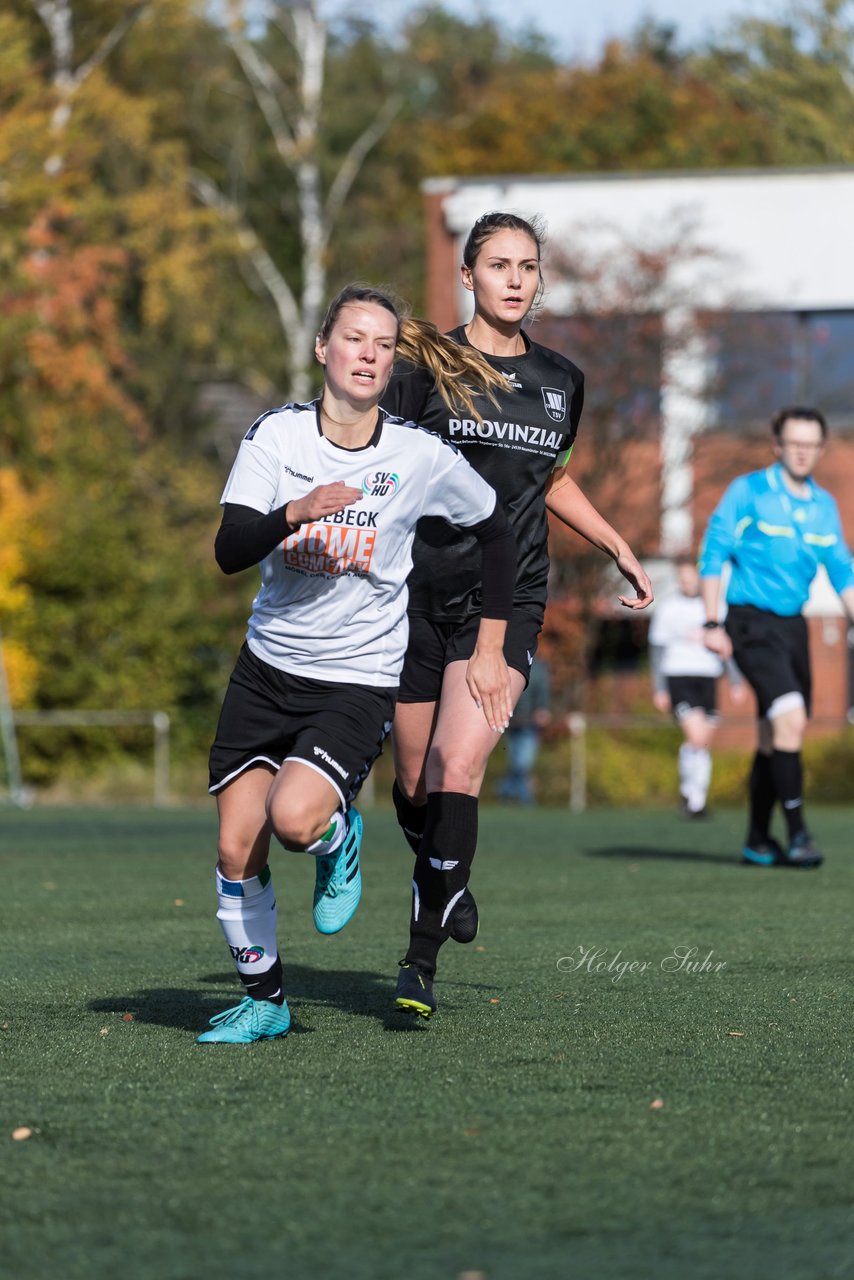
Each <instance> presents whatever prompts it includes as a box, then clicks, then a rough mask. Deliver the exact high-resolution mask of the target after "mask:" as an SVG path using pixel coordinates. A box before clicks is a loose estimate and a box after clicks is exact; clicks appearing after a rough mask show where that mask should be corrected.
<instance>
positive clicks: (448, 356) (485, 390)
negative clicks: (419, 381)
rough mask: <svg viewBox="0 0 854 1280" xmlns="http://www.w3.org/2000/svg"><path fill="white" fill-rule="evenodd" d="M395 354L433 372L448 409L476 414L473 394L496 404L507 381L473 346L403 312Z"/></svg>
mask: <svg viewBox="0 0 854 1280" xmlns="http://www.w3.org/2000/svg"><path fill="white" fill-rule="evenodd" d="M397 354H398V356H402V357H403V359H404V360H409V361H410V363H411V364H417V365H421V366H422V367H423V368H425V369H427V370H428V372H429V373H431V374H432V375H433V378H434V380H435V383H436V389H437V391H438V392H439V395H440V396H441V397H442V399H443V400H444V402H445V404H446V405H447V406H448V408H449V409H450V410H451V412H452V413H458V412H459V411H460V410H461V409H462V410H464V411H465V413H467V414H468V415H469V416H470V417H472V418H476V417H477V408H476V407H475V403H474V397H475V396H478V395H483V396H486V397H487V399H488V400H489V401H490V403H491V404H493V405H495V406H496V408H497V407H498V395H497V393H498V392H499V391H507V389H508V388H509V386H510V383H509V382H508V381H507V379H506V378H505V377H504V375H503V374H501V373H499V372H498V371H497V370H496V369H493V367H492V365H491V364H489V363H488V361H486V360H485V359H484V357H483V356H482V355H481V353H480V352H479V351H476V350H475V348H474V347H463V346H460V344H459V343H458V342H454V340H453V339H452V338H447V337H445V335H444V334H443V333H440V332H439V330H438V329H437V328H436V326H435V325H434V324H431V323H430V321H429V320H421V319H419V318H418V317H417V316H406V317H405V318H403V319H401V322H400V335H399V337H398V340H397Z"/></svg>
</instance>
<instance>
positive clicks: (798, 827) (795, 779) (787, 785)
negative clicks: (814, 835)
mask: <svg viewBox="0 0 854 1280" xmlns="http://www.w3.org/2000/svg"><path fill="white" fill-rule="evenodd" d="M771 770H772V773H773V776H774V787H775V790H776V792H777V795H778V796H779V797H780V803H781V804H782V806H783V813H784V814H785V817H786V825H787V826H788V828H789V840H794V838H795V836H797V835H800V833H801V832H802V831H803V829H804V770H803V765H802V764H801V753H800V751H776V750H775V751H774V752H773V753H772V755H771Z"/></svg>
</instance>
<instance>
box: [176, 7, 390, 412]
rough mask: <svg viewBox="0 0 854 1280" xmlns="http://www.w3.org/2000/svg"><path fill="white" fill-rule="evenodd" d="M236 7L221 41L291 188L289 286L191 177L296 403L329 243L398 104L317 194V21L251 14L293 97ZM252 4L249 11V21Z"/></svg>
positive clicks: (241, 221) (228, 206)
mask: <svg viewBox="0 0 854 1280" xmlns="http://www.w3.org/2000/svg"><path fill="white" fill-rule="evenodd" d="M246 8H247V6H246V3H245V0H229V5H228V24H227V40H228V43H229V45H230V47H231V49H232V50H233V52H234V54H235V56H236V58H237V60H238V63H239V64H240V68H241V70H242V72H243V75H244V77H245V79H246V82H247V84H248V85H249V87H250V89H251V91H252V94H253V97H254V99H255V102H256V104H257V106H258V109H259V111H260V113H261V115H262V117H263V119H264V122H265V124H266V127H267V129H268V130H269V133H270V137H271V138H272V140H273V144H274V146H275V150H276V154H277V155H278V157H279V160H280V161H281V165H282V169H283V171H284V173H283V178H284V180H285V181H286V182H290V183H292V184H293V186H294V188H295V191H296V198H297V207H298V210H299V213H298V222H299V225H298V232H299V242H300V263H299V283H298V284H292V283H291V282H290V281H289V279H288V278H287V277H286V275H285V273H284V271H283V270H281V269H280V267H279V266H278V265H277V264H276V262H275V261H274V259H273V255H272V254H271V252H270V251H269V249H268V247H267V246H266V245H265V244H264V243H263V240H262V238H261V236H260V235H259V234H258V232H257V231H256V230H255V229H254V227H253V226H252V224H251V220H250V218H249V214H248V212H247V210H246V209H245V208H243V207H241V206H240V205H238V204H237V203H235V202H234V201H232V200H231V199H229V198H228V197H227V196H226V195H225V194H224V193H223V191H222V190H221V189H220V188H219V187H217V186H216V184H215V183H213V182H212V181H211V179H210V178H208V177H207V176H206V175H205V174H202V173H198V172H197V173H195V174H194V175H193V177H192V179H191V183H192V187H193V190H194V192H195V194H196V195H197V197H198V198H199V199H200V200H202V201H203V203H205V204H206V205H207V206H208V207H209V208H211V209H214V210H216V211H217V213H218V214H219V215H220V217H222V218H223V220H224V221H225V222H227V223H228V224H230V225H231V226H232V227H233V229H234V230H235V232H236V234H237V240H238V246H239V248H240V250H241V252H242V253H243V254H245V256H246V258H247V260H248V262H249V263H250V264H251V266H252V269H253V271H254V273H255V276H256V277H257V279H258V281H259V282H260V284H261V285H262V286H263V288H264V289H265V290H266V292H267V293H268V294H269V296H270V298H271V299H272V301H273V304H274V306H275V309H276V314H277V316H278V319H279V323H280V325H281V328H282V335H283V337H284V340H285V344H286V347H287V352H288V376H289V384H290V385H289V394H290V396H291V398H292V399H294V400H297V401H300V400H306V399H307V398H308V396H309V393H310V388H311V379H312V372H313V369H314V340H315V335H316V334H317V330H318V326H319V325H320V322H321V319H322V315H323V310H324V305H325V302H326V282H327V269H326V258H327V251H328V248H329V242H330V237H331V235H332V233H333V230H334V228H335V225H336V222H337V220H338V217H339V215H340V213H341V210H342V209H343V207H344V204H345V202H346V200H347V196H348V195H349V193H350V190H351V188H352V186H353V183H354V182H355V180H356V177H357V176H358V174H359V171H360V169H361V167H362V164H363V163H364V160H365V158H366V156H367V155H368V153H369V152H370V151H371V149H372V148H373V147H374V146H376V144H377V143H378V142H379V140H380V139H381V138H382V136H383V134H384V133H385V132H386V130H387V129H388V127H389V125H390V124H391V122H392V120H393V119H394V117H395V116H396V115H397V113H398V111H399V110H400V108H401V106H402V103H403V98H402V95H400V94H393V95H391V96H390V97H389V98H387V99H386V101H385V102H384V104H383V106H382V108H381V109H380V111H379V112H378V113H377V115H376V116H375V118H374V119H373V120H372V121H371V123H370V124H369V125H368V127H367V128H366V129H364V130H363V132H362V133H361V134H360V135H359V137H358V138H357V139H356V140H355V142H354V143H353V144H352V145H351V146H350V148H349V150H348V151H347V152H346V154H345V155H344V156H342V157H341V159H340V161H339V162H338V164H337V167H336V170H335V175H334V178H333V180H332V182H331V183H330V185H329V189H328V191H326V192H324V190H323V182H322V175H321V142H322V139H321V132H320V130H321V111H322V107H323V94H324V73H325V62H326V24H325V23H324V21H323V19H322V17H321V14H320V10H319V7H318V4H317V2H316V0H268V2H267V3H266V4H265V5H264V7H263V9H262V10H261V12H262V13H263V16H264V18H265V19H266V20H267V21H268V22H270V23H273V24H274V25H276V26H277V27H278V28H279V29H280V30H281V31H282V32H283V34H284V35H285V37H286V38H287V40H288V41H289V43H290V44H291V46H292V48H293V50H294V55H295V60H296V66H297V81H298V83H297V92H296V94H292V93H291V92H289V90H288V87H287V86H286V84H285V83H284V81H283V79H282V78H281V76H280V75H279V73H278V72H277V70H276V69H275V67H274V66H273V65H272V63H271V62H270V61H269V60H268V59H267V58H265V57H264V56H263V55H262V53H261V52H260V50H259V49H258V47H257V45H256V44H255V43H253V41H252V39H251V38H250V35H249V32H248V29H247V22H248V19H247V12H246ZM258 12H259V9H258V6H257V5H256V6H253V8H252V16H253V20H255V21H257V17H258Z"/></svg>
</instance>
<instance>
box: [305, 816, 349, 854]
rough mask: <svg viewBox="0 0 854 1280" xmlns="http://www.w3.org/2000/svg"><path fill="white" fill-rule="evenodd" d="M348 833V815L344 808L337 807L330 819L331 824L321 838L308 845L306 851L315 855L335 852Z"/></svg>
mask: <svg viewBox="0 0 854 1280" xmlns="http://www.w3.org/2000/svg"><path fill="white" fill-rule="evenodd" d="M346 834H347V815H346V813H345V812H344V810H343V809H336V810H335V812H334V813H333V815H332V817H331V818H330V819H329V826H328V827H327V828H326V830H325V831H324V833H323V835H322V836H321V837H320V839H319V840H315V842H314V844H310V845H307V846H306V850H305V851H306V853H311V854H313V855H314V856H315V857H317V855H318V854H327V853H335V851H336V850H337V849H338V847H339V846H340V845H341V843H342V841H343V839H344V837H345V836H346Z"/></svg>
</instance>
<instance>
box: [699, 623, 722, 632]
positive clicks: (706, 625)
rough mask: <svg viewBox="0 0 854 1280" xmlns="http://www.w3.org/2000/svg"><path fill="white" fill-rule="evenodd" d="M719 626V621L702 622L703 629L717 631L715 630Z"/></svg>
mask: <svg viewBox="0 0 854 1280" xmlns="http://www.w3.org/2000/svg"><path fill="white" fill-rule="evenodd" d="M720 626H721V623H720V622H704V623H703V630H704V631H717V630H718V628H719V627H720Z"/></svg>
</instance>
